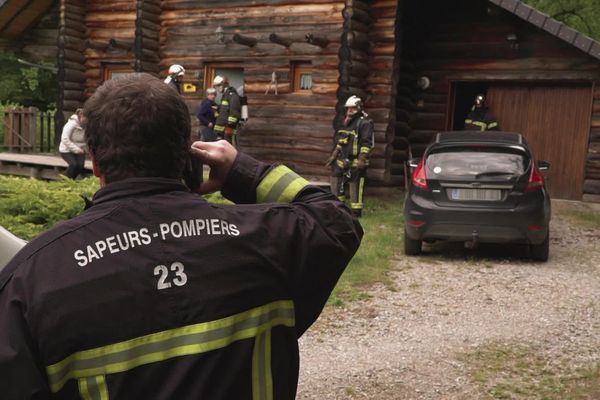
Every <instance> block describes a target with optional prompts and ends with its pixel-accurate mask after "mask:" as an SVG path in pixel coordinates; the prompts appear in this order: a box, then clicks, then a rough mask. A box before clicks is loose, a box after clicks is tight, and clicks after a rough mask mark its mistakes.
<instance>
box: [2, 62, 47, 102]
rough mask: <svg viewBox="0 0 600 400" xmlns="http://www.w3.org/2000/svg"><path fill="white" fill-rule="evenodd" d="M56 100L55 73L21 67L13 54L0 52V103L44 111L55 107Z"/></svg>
mask: <svg viewBox="0 0 600 400" xmlns="http://www.w3.org/2000/svg"><path fill="white" fill-rule="evenodd" d="M41 65H45V66H50V65H49V64H46V63H41ZM57 98H58V84H57V77H56V74H55V73H53V72H51V71H49V70H46V69H42V68H37V67H31V66H25V65H22V64H20V63H19V62H17V57H16V56H15V55H14V54H12V53H8V52H1V51H0V103H2V104H5V103H16V104H20V105H23V106H25V107H36V108H38V109H40V110H42V111H45V110H47V109H51V108H55V107H56V99H57Z"/></svg>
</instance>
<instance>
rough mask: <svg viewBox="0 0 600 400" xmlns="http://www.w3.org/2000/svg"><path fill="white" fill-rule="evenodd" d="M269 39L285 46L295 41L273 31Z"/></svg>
mask: <svg viewBox="0 0 600 400" xmlns="http://www.w3.org/2000/svg"><path fill="white" fill-rule="evenodd" d="M269 41H270V42H271V43H275V44H278V45H281V46H284V47H290V46H291V45H292V43H294V42H293V41H292V40H291V39H289V38H285V37H283V36H280V35H278V34H276V33H271V34H270V35H269Z"/></svg>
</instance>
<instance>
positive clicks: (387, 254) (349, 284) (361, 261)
mask: <svg viewBox="0 0 600 400" xmlns="http://www.w3.org/2000/svg"><path fill="white" fill-rule="evenodd" d="M402 202H403V195H402V193H401V192H393V194H391V195H390V196H387V197H385V198H384V197H380V198H370V197H368V198H366V201H365V207H366V208H365V210H364V213H363V214H364V216H363V218H362V219H361V224H362V226H363V229H364V231H365V236H364V238H363V241H362V244H361V246H360V249H359V250H358V253H357V254H356V256H355V257H354V259H353V260H352V262H351V263H350V265H349V266H348V268H347V269H346V272H344V275H342V278H341V279H340V281H339V283H338V285H337V287H336V288H335V290H334V292H333V294H332V296H331V298H330V299H329V303H330V304H333V305H340V304H342V303H343V302H344V301H352V300H357V299H361V298H365V297H367V296H368V294H367V292H368V288H369V286H370V285H372V284H373V283H376V282H381V283H389V282H390V280H389V276H388V273H389V271H390V270H391V268H392V267H393V261H392V258H393V257H394V256H395V255H397V254H399V253H400V252H401V251H402V227H403V223H404V222H403V221H404V219H403V216H402Z"/></svg>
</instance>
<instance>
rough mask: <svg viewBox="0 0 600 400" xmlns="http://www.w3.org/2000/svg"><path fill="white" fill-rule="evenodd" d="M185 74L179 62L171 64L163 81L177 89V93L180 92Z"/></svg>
mask: <svg viewBox="0 0 600 400" xmlns="http://www.w3.org/2000/svg"><path fill="white" fill-rule="evenodd" d="M184 76H185V68H183V67H182V66H181V65H179V64H173V65H171V66H170V67H169V74H168V76H167V77H166V78H165V83H166V84H167V85H169V86H171V87H172V88H173V89H175V90H177V93H179V94H181V83H182V81H183V77H184Z"/></svg>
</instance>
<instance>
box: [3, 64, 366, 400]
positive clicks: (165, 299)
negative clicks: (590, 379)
mask: <svg viewBox="0 0 600 400" xmlns="http://www.w3.org/2000/svg"><path fill="white" fill-rule="evenodd" d="M149 93H151V94H152V95H151V96H149ZM84 115H86V117H87V118H88V123H87V130H86V135H87V141H88V145H89V149H90V153H91V156H92V159H93V163H94V171H95V174H96V175H97V176H99V177H100V181H101V183H102V188H101V189H100V190H99V191H98V193H96V195H95V196H94V199H93V205H91V207H89V208H88V209H87V210H86V211H84V212H83V213H82V214H81V215H79V216H78V217H75V218H73V219H72V220H69V221H67V222H64V223H62V224H59V225H58V226H55V227H54V228H52V229H50V230H49V231H47V232H45V233H43V234H41V235H40V236H38V237H37V238H36V239H34V240H33V241H31V242H30V243H29V244H28V245H27V246H26V247H25V248H24V249H23V250H21V251H20V252H19V253H18V254H17V255H16V256H15V258H14V259H13V260H12V261H11V262H10V263H9V264H8V265H7V266H6V268H5V269H4V270H2V272H0V326H1V327H2V328H1V329H0V397H1V398H2V399H3V400H23V399H49V398H53V399H82V398H83V399H110V400H115V399H116V400H118V399H126V400H129V399H152V400H163V399H165V400H166V399H183V400H185V399H211V400H219V399H223V400H229V399H248V400H250V399H253V400H254V399H256V400H258V399H290V400H291V399H294V398H295V395H296V386H297V381H298V368H299V358H298V343H297V339H298V338H299V337H300V336H301V335H302V334H303V333H304V332H305V331H306V329H308V327H309V326H310V325H311V324H312V323H313V322H314V321H315V320H316V318H317V317H318V315H319V313H320V312H321V310H322V307H323V306H324V305H325V303H326V301H327V299H328V297H329V295H330V293H331V291H332V289H333V287H334V286H335V284H336V282H337V280H338V278H339V276H340V275H341V274H342V272H343V270H344V268H345V267H346V265H347V264H348V262H349V261H350V259H351V258H352V256H353V255H354V253H355V251H356V250H357V248H358V246H359V243H360V240H361V236H362V229H361V227H360V225H359V223H358V222H357V220H356V219H354V218H353V217H352V215H351V212H350V210H349V209H348V208H347V207H346V206H344V205H343V204H342V203H340V202H339V201H337V199H336V198H335V197H334V196H333V195H332V194H330V193H328V191H325V190H322V189H320V188H318V187H316V186H312V185H310V184H309V183H308V182H307V181H306V180H304V179H303V178H301V177H300V176H298V175H296V174H295V173H294V172H292V171H291V170H290V169H288V168H286V167H284V166H278V165H267V164H264V163H261V162H259V161H256V160H255V159H253V158H251V157H249V156H247V155H244V154H241V153H238V152H237V150H236V149H235V148H234V147H233V146H231V145H230V144H229V143H227V142H225V141H219V142H213V143H205V142H196V143H194V144H193V145H192V148H191V149H190V118H189V112H188V109H187V106H186V105H185V103H184V101H183V99H181V98H180V96H179V95H178V94H177V93H176V92H175V91H173V90H171V89H169V88H168V87H167V86H166V85H164V84H163V83H162V81H160V80H158V79H156V78H153V77H151V76H150V75H147V74H134V75H131V76H127V77H123V78H121V79H120V82H116V81H113V80H111V81H107V82H106V83H105V84H104V85H103V86H102V87H100V88H99V89H98V90H97V91H96V93H95V94H94V95H93V96H92V97H91V98H90V99H89V100H88V102H87V103H86V106H85V109H84ZM165 132H167V133H169V134H168V135H167V134H165ZM190 151H191V152H193V154H194V155H195V156H196V157H198V158H199V159H200V160H201V161H202V162H204V163H205V164H207V165H209V166H210V167H211V178H210V180H208V181H206V182H204V183H203V185H202V186H201V188H200V190H199V191H198V193H193V192H190V191H189V189H188V188H187V187H186V186H185V185H183V184H182V183H181V175H182V171H183V168H184V164H185V163H184V161H183V159H184V158H185V155H186V154H187V153H188V152H190ZM219 189H220V190H221V191H222V193H223V195H224V196H225V197H227V198H228V199H230V200H232V201H234V202H236V203H238V205H234V206H231V205H216V204H208V203H206V202H205V201H204V200H203V199H202V197H201V196H200V193H205V192H208V191H213V190H219Z"/></svg>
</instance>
